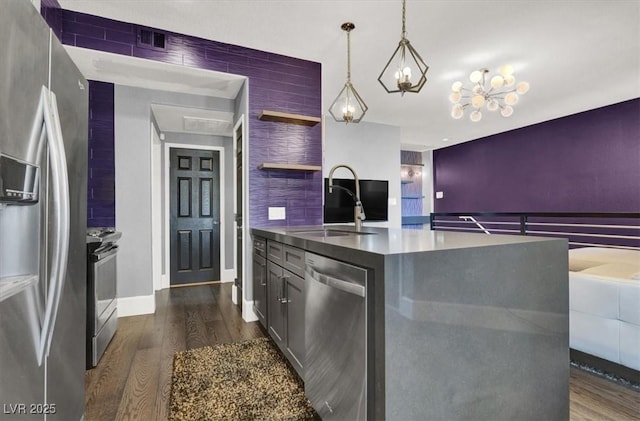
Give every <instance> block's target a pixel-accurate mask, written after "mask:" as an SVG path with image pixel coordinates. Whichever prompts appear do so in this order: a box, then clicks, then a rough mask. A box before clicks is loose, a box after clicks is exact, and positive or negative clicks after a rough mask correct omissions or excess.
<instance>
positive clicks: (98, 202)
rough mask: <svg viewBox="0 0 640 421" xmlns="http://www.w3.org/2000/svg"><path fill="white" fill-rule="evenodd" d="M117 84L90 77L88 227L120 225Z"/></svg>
mask: <svg viewBox="0 0 640 421" xmlns="http://www.w3.org/2000/svg"><path fill="white" fill-rule="evenodd" d="M113 98H114V86H113V84H112V83H106V82H96V81H91V80H90V81H89V165H88V167H89V177H88V185H87V227H115V226H116V218H115V215H116V190H115V186H116V171H115V155H114V139H115V134H114V124H113V123H114V118H113V115H114V112H113V103H114V102H113Z"/></svg>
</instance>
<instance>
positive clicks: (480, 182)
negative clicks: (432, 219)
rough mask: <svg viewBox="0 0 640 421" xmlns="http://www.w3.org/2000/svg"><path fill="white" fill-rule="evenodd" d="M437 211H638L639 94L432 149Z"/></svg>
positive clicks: (639, 207) (639, 202) (639, 193)
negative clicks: (549, 119) (491, 134)
mask: <svg viewBox="0 0 640 421" xmlns="http://www.w3.org/2000/svg"><path fill="white" fill-rule="evenodd" d="M433 161H434V191H442V192H444V198H442V199H437V200H435V205H434V206H435V211H436V212H638V211H639V210H640V182H639V181H640V99H633V100H629V101H625V102H621V103H618V104H614V105H609V106H606V107H602V108H598V109H595V110H590V111H586V112H582V113H579V114H574V115H571V116H568V117H563V118H559V119H555V120H551V121H547V122H543V123H539V124H535V125H532V126H528V127H524V128H520V129H517V130H512V131H509V132H505V133H500V134H497V135H493V136H489V137H486V138H482V139H478V140H474V141H472V142H467V143H462V144H459V145H454V146H450V147H447V148H442V149H437V150H435V151H434V152H433Z"/></svg>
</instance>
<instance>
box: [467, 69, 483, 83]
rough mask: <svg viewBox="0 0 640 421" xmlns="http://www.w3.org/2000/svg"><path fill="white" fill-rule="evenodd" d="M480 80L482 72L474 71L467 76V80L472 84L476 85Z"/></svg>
mask: <svg viewBox="0 0 640 421" xmlns="http://www.w3.org/2000/svg"><path fill="white" fill-rule="evenodd" d="M481 79H482V72H481V71H480V70H475V71H473V72H471V74H470V75H469V80H470V81H471V82H473V83H478V82H480V80H481Z"/></svg>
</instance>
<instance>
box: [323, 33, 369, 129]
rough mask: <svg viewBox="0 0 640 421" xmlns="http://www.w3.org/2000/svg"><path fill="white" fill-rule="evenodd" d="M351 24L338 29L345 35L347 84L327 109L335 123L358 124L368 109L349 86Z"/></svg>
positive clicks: (356, 92)
mask: <svg viewBox="0 0 640 421" xmlns="http://www.w3.org/2000/svg"><path fill="white" fill-rule="evenodd" d="M355 27H356V26H355V25H354V24H353V23H351V22H345V23H343V24H342V25H341V26H340V28H342V30H343V31H345V32H346V33H347V82H346V83H345V84H344V87H343V88H342V90H341V91H340V93H339V94H338V96H337V97H336V99H335V100H334V101H333V103H332V104H331V107H329V113H330V114H331V116H332V117H333V119H334V120H335V121H339V122H345V123H359V122H360V120H362V117H364V115H365V113H366V112H367V110H368V109H369V107H367V104H365V103H364V101H363V100H362V98H361V97H360V95H359V94H358V91H356V88H354V87H353V85H352V84H351V37H350V34H351V31H352V30H354V29H355Z"/></svg>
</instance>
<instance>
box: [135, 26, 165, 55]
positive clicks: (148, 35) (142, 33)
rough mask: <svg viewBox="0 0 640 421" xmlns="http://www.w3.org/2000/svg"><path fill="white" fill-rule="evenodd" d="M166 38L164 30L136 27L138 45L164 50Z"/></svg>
mask: <svg viewBox="0 0 640 421" xmlns="http://www.w3.org/2000/svg"><path fill="white" fill-rule="evenodd" d="M166 39H167V36H166V34H165V33H164V32H159V31H154V30H151V29H148V28H138V47H144V48H151V49H154V50H165V49H166Z"/></svg>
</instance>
